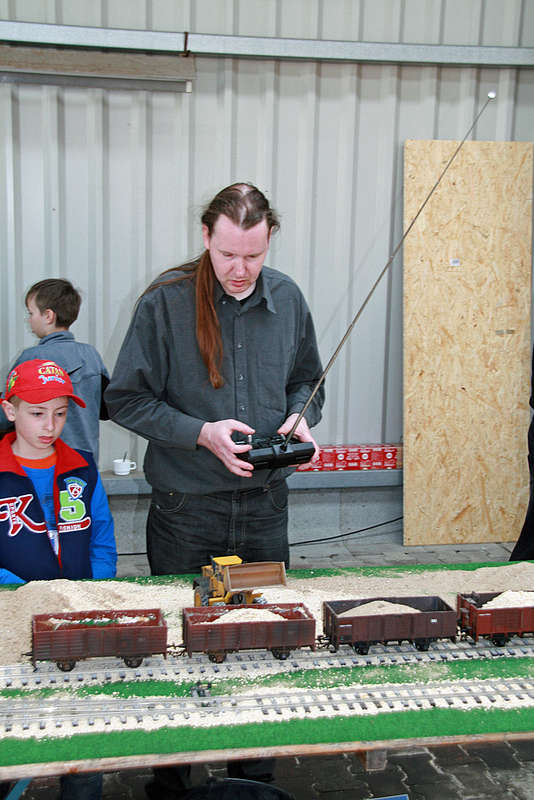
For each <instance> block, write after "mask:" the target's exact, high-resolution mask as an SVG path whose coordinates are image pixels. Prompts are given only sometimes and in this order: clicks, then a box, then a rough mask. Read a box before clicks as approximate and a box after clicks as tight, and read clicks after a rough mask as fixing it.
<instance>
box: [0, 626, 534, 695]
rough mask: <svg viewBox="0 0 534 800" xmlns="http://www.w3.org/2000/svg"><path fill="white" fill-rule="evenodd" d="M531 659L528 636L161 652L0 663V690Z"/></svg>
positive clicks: (532, 644)
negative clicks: (221, 654) (216, 657)
mask: <svg viewBox="0 0 534 800" xmlns="http://www.w3.org/2000/svg"><path fill="white" fill-rule="evenodd" d="M520 657H526V658H534V637H524V638H519V637H515V638H513V639H511V640H510V642H509V643H508V644H507V645H506V646H505V647H497V646H495V645H494V644H492V643H491V642H489V641H488V640H485V639H480V640H479V641H478V643H477V644H476V645H475V644H474V643H473V642H471V641H470V640H462V641H457V642H450V641H448V640H442V641H437V642H434V643H433V644H432V645H431V646H430V648H429V650H428V651H426V652H420V651H418V650H416V649H415V648H414V647H413V646H412V645H410V644H408V643H405V644H402V645H391V644H390V645H373V646H372V647H371V648H370V650H369V653H368V654H367V655H358V654H357V653H355V652H354V650H353V649H352V648H351V647H349V646H348V645H343V646H341V647H340V648H339V650H338V651H337V652H335V653H332V652H329V651H328V650H327V649H320V650H316V651H315V652H313V651H311V650H294V651H293V652H292V653H291V655H290V657H289V659H287V661H279V660H277V659H276V658H273V656H272V655H271V653H269V652H267V651H264V650H247V651H243V652H241V653H230V654H229V655H228V657H227V659H226V661H225V662H224V663H222V664H214V663H212V662H211V661H209V659H208V658H207V656H206V655H203V654H200V655H194V656H193V657H192V658H188V657H187V656H185V657H184V656H170V657H168V658H167V659H164V658H163V657H162V656H152V657H150V658H146V659H145V660H144V662H143V663H142V665H141V666H139V667H137V668H130V667H125V666H124V663H123V662H122V661H121V660H120V659H118V658H117V659H114V658H107V659H103V658H93V659H89V660H87V661H79V662H78V663H77V664H76V667H75V668H74V670H73V671H72V672H61V671H60V670H59V669H58V668H57V666H56V665H55V664H54V663H51V662H45V661H40V662H39V663H38V667H37V669H36V670H34V669H33V667H32V666H31V664H29V663H28V664H13V665H8V666H0V691H2V690H4V689H8V690H9V689H25V690H38V689H43V688H61V687H71V688H73V687H76V686H91V685H98V684H106V683H121V682H126V681H150V680H158V681H165V680H167V681H175V682H178V683H189V682H190V683H195V682H196V681H199V680H200V681H211V680H217V679H221V678H223V677H229V678H231V677H236V676H237V675H248V676H250V677H255V676H261V675H272V674H277V673H282V672H293V671H297V670H302V669H336V668H338V669H339V668H351V667H363V666H393V665H397V666H399V665H400V666H402V665H405V664H419V663H420V664H427V663H429V662H431V663H448V662H453V661H474V660H479V659H496V658H520Z"/></svg>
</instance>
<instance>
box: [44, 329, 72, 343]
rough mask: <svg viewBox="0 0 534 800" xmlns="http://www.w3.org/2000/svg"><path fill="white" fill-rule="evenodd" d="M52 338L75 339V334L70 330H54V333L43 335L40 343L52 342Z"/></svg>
mask: <svg viewBox="0 0 534 800" xmlns="http://www.w3.org/2000/svg"><path fill="white" fill-rule="evenodd" d="M52 339H74V334H73V333H71V332H70V331H54V333H49V334H48V336H43V338H42V339H41V341H40V342H39V344H42V343H43V342H50V341H52Z"/></svg>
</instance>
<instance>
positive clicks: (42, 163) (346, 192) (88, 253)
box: [0, 0, 534, 469]
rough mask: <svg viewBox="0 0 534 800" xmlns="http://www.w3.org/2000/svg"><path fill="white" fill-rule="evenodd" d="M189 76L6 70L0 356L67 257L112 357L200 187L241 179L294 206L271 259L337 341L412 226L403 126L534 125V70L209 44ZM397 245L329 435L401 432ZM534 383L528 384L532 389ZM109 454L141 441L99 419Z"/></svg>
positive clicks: (127, 13) (479, 15)
mask: <svg viewBox="0 0 534 800" xmlns="http://www.w3.org/2000/svg"><path fill="white" fill-rule="evenodd" d="M0 19H3V20H12V21H16V20H18V21H34V22H47V23H56V24H68V25H89V26H101V27H119V28H136V29H146V30H150V29H154V30H166V31H173V30H174V31H190V32H195V33H219V34H230V35H240V36H244V35H249V36H267V37H269V36H271V37H297V38H308V39H318V40H321V39H344V40H354V41H356V40H364V41H369V42H409V43H427V44H442V45H452V44H463V45H475V46H479V45H483V46H489V45H500V46H509V47H528V46H532V45H533V43H534V0H486V1H485V2H484V0H361V1H360V2H358V0H100V2H91V3H88V2H87V1H86V0H0ZM196 62H197V77H196V79H195V81H194V85H193V91H192V93H191V94H176V93H170V92H169V93H161V92H152V93H150V92H146V91H133V90H131V91H123V90H121V91H119V90H103V89H84V88H57V87H50V86H20V85H15V84H10V83H4V84H1V85H0V187H1V188H0V368H1V371H2V374H5V371H6V370H7V367H8V365H9V363H10V361H11V360H12V359H13V358H14V356H15V355H16V354H17V353H18V352H19V351H20V349H21V348H22V347H24V346H27V345H29V344H30V343H31V342H32V341H33V339H32V337H31V335H30V334H29V333H28V331H27V330H26V329H25V323H24V315H23V305H22V303H23V296H24V292H25V289H26V288H27V287H28V286H29V285H30V284H31V283H32V282H34V281H36V280H39V279H41V278H43V277H47V276H64V277H67V278H69V279H71V280H72V281H73V282H74V283H75V284H76V285H77V286H79V287H80V288H81V289H82V291H83V294H84V303H83V309H82V313H81V316H80V319H79V321H78V322H77V323H76V324H75V326H74V327H73V331H74V333H75V334H76V336H77V337H78V338H80V339H82V340H86V341H89V342H91V343H92V344H94V345H95V346H96V347H97V348H98V349H99V350H100V351H101V353H102V355H103V357H104V360H105V362H106V364H107V366H108V368H109V369H110V370H111V369H112V368H113V364H114V361H115V358H116V355H117V352H118V348H119V346H120V343H121V341H122V338H123V335H124V332H125V329H126V326H127V324H128V320H129V316H130V312H131V309H132V306H133V303H134V301H135V298H136V297H137V296H138V295H139V293H140V292H141V291H142V289H143V288H144V287H145V285H146V284H147V283H148V282H149V281H150V279H151V278H152V277H153V276H154V275H155V274H157V273H158V272H159V271H161V270H162V269H164V268H165V267H167V266H170V265H172V264H175V263H178V262H180V261H182V260H183V259H185V258H186V257H188V256H191V255H193V254H195V253H196V252H197V251H198V250H199V249H200V245H201V241H200V235H199V233H200V231H199V224H198V216H199V210H200V208H201V206H202V204H203V203H204V202H206V201H208V200H209V199H210V198H211V196H212V195H213V194H214V193H215V191H217V190H218V189H219V188H221V187H222V186H223V185H226V184H228V183H230V182H232V181H234V180H237V179H244V180H250V181H252V182H254V183H256V184H258V185H259V186H260V187H261V188H263V189H264V190H266V191H267V193H268V194H269V196H270V197H271V199H272V201H273V203H274V205H275V206H276V207H277V208H278V210H279V211H280V213H281V216H282V231H281V233H280V234H279V235H278V237H277V239H276V241H275V242H274V243H273V245H272V251H271V254H270V256H269V259H268V263H270V264H272V265H273V266H277V267H278V268H280V269H282V270H284V271H286V272H288V273H289V274H290V275H292V276H293V277H294V278H296V280H297V281H298V282H299V284H300V285H301V287H302V289H303V290H304V292H305V294H306V296H307V298H308V300H309V303H310V305H311V307H312V310H313V313H314V316H315V320H316V325H317V331H318V337H319V342H320V348H321V352H322V355H323V358H324V360H325V361H326V360H327V359H328V357H329V356H330V355H331V353H332V352H333V350H334V348H335V346H336V344H337V343H338V341H339V339H340V338H341V335H342V334H343V333H344V331H345V329H346V327H347V325H348V323H349V322H350V320H351V319H352V317H353V315H354V313H355V311H356V309H357V308H358V307H359V305H360V303H361V302H362V300H363V298H364V297H365V296H366V294H367V292H368V291H369V288H370V286H371V285H372V284H373V282H374V279H375V277H376V276H377V274H378V273H379V272H380V270H381V269H382V267H383V266H384V264H385V263H386V261H387V258H388V256H389V254H390V253H391V252H392V250H393V248H394V246H395V244H396V243H397V242H398V241H399V239H400V236H401V233H402V230H401V219H402V149H403V142H404V140H405V139H407V138H416V139H425V138H444V139H461V138H462V137H463V136H464V134H465V132H466V131H467V129H468V128H469V126H470V124H471V122H472V120H473V118H474V116H475V114H476V113H477V110H478V109H479V108H480V107H481V105H482V104H483V102H484V100H485V98H486V95H487V92H488V91H489V90H492V89H494V90H496V91H497V94H498V97H497V100H496V101H494V103H493V104H491V105H490V106H489V107H488V109H487V110H486V111H485V112H484V115H483V116H482V117H481V119H480V121H479V123H478V124H477V126H476V128H475V130H474V132H473V136H474V138H477V139H497V140H529V139H531V138H532V130H533V129H534V105H533V102H532V101H533V96H534V72H533V71H532V70H529V69H524V68H523V69H521V68H519V69H518V68H503V67H500V68H474V67H453V66H436V65H428V64H426V65H425V64H423V65H411V66H403V65H400V64H385V63H376V64H359V63H333V62H324V61H314V60H307V61H291V60H275V59H266V60H256V59H241V58H230V57H226V58H223V57H219V58H215V57H206V56H198V57H197V59H196ZM401 270H402V263H401V258H400V256H399V257H398V258H397V259H396V260H395V261H394V263H393V266H392V269H391V271H390V272H389V273H388V275H387V276H386V278H385V279H384V280H383V281H382V282H381V284H380V285H379V287H378V289H377V291H376V292H375V294H374V296H373V298H372V300H371V302H370V303H369V305H368V307H367V308H366V310H365V312H364V314H363V315H362V317H361V319H360V321H359V323H358V325H357V328H356V329H355V331H354V333H353V335H352V337H351V339H350V341H349V343H348V345H347V346H346V347H345V349H344V351H343V352H342V355H341V357H340V359H339V362H338V364H337V365H336V366H335V368H334V369H333V370H332V373H331V375H330V377H329V380H328V385H327V392H328V402H327V406H326V408H325V418H324V421H323V422H322V423H321V425H320V426H319V428H318V429H317V435H318V438H319V440H320V441H321V442H322V443H328V442H334V443H335V442H337V443H350V442H374V441H390V442H391V441H398V440H399V439H400V438H401V435H402V385H401V374H402V369H401V366H402V365H401V358H402V331H401V304H402V297H401V292H402V279H401ZM527 391H528V387H525V392H527ZM102 433H103V436H102V439H103V441H102V447H101V451H102V456H101V467H102V468H103V469H106V468H108V467H109V465H110V462H111V459H112V458H113V457H116V456H117V455H122V453H123V452H124V451H125V450H128V451H129V453H130V456H131V457H132V458H134V459H136V460H137V461H138V462H140V461H141V460H142V453H143V450H144V445H143V443H142V442H140V441H138V440H137V439H136V437H134V436H132V435H130V434H128V433H127V432H126V431H123V430H121V429H120V428H118V427H117V426H116V425H114V424H113V423H104V424H103V431H102Z"/></svg>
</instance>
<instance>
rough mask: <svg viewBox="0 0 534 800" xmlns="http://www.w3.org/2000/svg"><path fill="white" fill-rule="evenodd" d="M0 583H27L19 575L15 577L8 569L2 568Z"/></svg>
mask: <svg viewBox="0 0 534 800" xmlns="http://www.w3.org/2000/svg"><path fill="white" fill-rule="evenodd" d="M0 583H26V581H23V580H22V578H19V576H18V575H14V574H13V573H12V572H10V571H9V570H8V569H1V568H0Z"/></svg>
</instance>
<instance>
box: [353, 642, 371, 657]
mask: <svg viewBox="0 0 534 800" xmlns="http://www.w3.org/2000/svg"><path fill="white" fill-rule="evenodd" d="M352 646H353V647H354V649H355V650H356V652H357V653H359V655H361V656H366V655H367V653H368V652H369V642H353V643H352Z"/></svg>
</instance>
